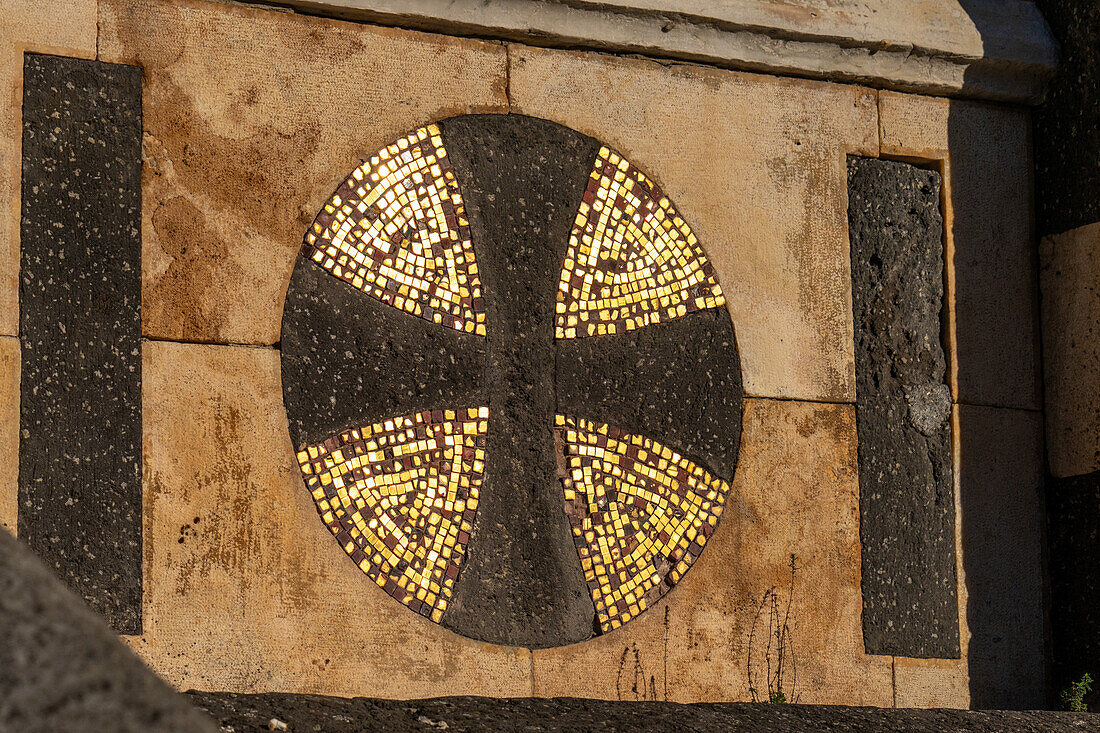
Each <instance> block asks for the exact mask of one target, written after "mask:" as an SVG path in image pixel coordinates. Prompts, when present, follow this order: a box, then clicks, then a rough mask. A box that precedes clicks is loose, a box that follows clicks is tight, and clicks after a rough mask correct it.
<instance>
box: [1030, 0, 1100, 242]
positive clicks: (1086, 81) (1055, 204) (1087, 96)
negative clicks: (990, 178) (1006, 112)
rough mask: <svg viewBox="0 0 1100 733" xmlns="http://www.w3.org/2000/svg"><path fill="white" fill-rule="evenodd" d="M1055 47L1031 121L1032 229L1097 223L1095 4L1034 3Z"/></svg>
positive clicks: (1099, 115) (1099, 81) (1099, 32)
mask: <svg viewBox="0 0 1100 733" xmlns="http://www.w3.org/2000/svg"><path fill="white" fill-rule="evenodd" d="M1038 5H1039V9H1040V10H1042V11H1043V16H1044V17H1045V18H1046V20H1047V23H1048V24H1049V25H1050V30H1051V32H1052V33H1053V35H1054V38H1055V39H1056V40H1057V41H1058V45H1059V46H1060V47H1061V49H1060V50H1061V54H1060V55H1061V58H1060V60H1059V64H1058V73H1057V74H1056V75H1055V77H1054V79H1053V80H1052V81H1051V83H1050V86H1049V88H1048V89H1047V96H1046V100H1045V102H1044V103H1043V105H1042V106H1040V107H1038V108H1037V109H1036V110H1035V112H1034V115H1033V120H1034V125H1035V136H1034V139H1035V193H1036V213H1037V217H1036V218H1037V219H1038V229H1039V233H1040V234H1041V235H1046V234H1055V233H1058V232H1064V231H1066V230H1068V229H1074V228H1076V227H1079V226H1085V225H1086V224H1092V223H1093V222H1095V221H1100V56H1098V54H1097V48H1100V3H1097V2H1095V1H1092V2H1081V0H1038Z"/></svg>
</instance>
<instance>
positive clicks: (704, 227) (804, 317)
mask: <svg viewBox="0 0 1100 733" xmlns="http://www.w3.org/2000/svg"><path fill="white" fill-rule="evenodd" d="M510 69H511V74H510V85H509V91H510V99H511V101H512V110H513V111H514V112H519V113H522V114H528V115H533V116H536V117H544V118H547V119H552V120H554V121H556V122H559V123H561V124H564V125H568V126H569V127H572V128H574V129H576V130H579V131H580V132H583V133H585V134H588V135H591V136H593V137H595V138H597V139H599V140H602V141H604V142H606V143H607V144H608V145H610V146H611V147H613V148H615V149H616V150H618V151H619V152H620V153H621V154H622V155H624V156H625V157H626V158H627V159H629V160H630V161H631V162H632V163H633V164H634V165H636V166H638V167H639V168H641V169H642V170H643V171H644V172H645V173H646V175H647V176H649V177H650V178H651V179H653V180H655V181H656V182H657V183H658V184H659V185H660V186H661V188H662V190H664V191H665V192H666V193H667V194H668V195H669V197H670V198H671V199H672V200H673V201H675V202H676V205H677V207H678V208H679V211H680V213H681V215H682V216H683V217H684V218H685V219H686V220H687V222H688V224H689V225H690V226H691V227H692V229H693V231H694V232H695V234H696V236H697V237H698V238H699V241H700V243H701V245H702V246H703V248H704V249H705V250H706V252H707V255H708V257H709V259H710V261H711V264H712V265H714V267H715V270H716V272H717V278H718V281H719V283H721V286H722V291H723V293H724V294H725V297H726V300H727V302H728V304H729V310H730V314H731V317H732V318H733V326H734V331H735V333H736V335H737V346H738V352H739V354H740V357H741V368H742V374H743V379H744V388H745V392H746V394H748V395H750V396H764V397H788V398H798V399H813V400H828V401H851V400H854V398H855V393H854V366H853V358H852V351H851V343H852V326H851V317H850V314H849V305H850V302H851V300H850V299H851V281H850V272H849V263H848V244H847V241H848V238H847V216H846V195H845V191H846V187H845V180H846V179H845V176H846V173H845V154H846V153H857V154H864V155H877V154H878V129H877V119H876V104H875V92H872V91H870V90H866V89H861V88H859V87H851V86H839V85H833V84H825V83H819V82H810V81H801V80H795V79H782V78H774V77H764V76H754V75H751V74H742V73H736V72H730V71H723V70H718V69H710V68H705V67H695V66H690V65H673V66H672V67H668V66H665V65H662V64H658V63H655V62H653V61H647V60H643V59H637V58H618V57H612V56H605V55H600V54H581V53H576V52H569V51H552V50H542V49H535V48H528V47H522V46H514V47H512V48H511V51H510ZM596 100H598V101H596Z"/></svg>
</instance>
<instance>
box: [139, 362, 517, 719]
mask: <svg viewBox="0 0 1100 733" xmlns="http://www.w3.org/2000/svg"><path fill="white" fill-rule="evenodd" d="M143 362H144V364H143V369H144V376H143V378H144V393H143V399H144V404H143V408H144V409H143V414H144V420H145V445H144V449H145V464H144V465H145V481H146V568H147V570H146V593H145V619H146V623H145V633H144V634H143V635H142V636H141V637H131V638H130V639H128V641H129V642H130V643H131V645H132V646H133V647H134V648H135V650H136V651H138V653H139V654H140V655H141V656H142V657H143V658H145V660H146V661H147V662H148V663H149V664H150V665H151V666H152V667H153V669H154V670H156V671H157V672H159V673H160V674H162V675H164V677H165V678H166V679H168V681H169V682H171V683H172V684H173V685H175V686H176V687H178V688H181V689H186V688H190V687H199V688H206V689H211V688H213V689H232V690H238V691H250V692H257V691H265V690H274V689H277V690H283V691H288V692H322V691H323V692H325V693H327V694H338V695H348V696H353V695H363V694H370V695H378V696H381V697H398V698H406V697H426V696H427V697H430V696H437V695H449V694H475V693H476V694H482V695H495V696H524V695H529V694H530V693H531V668H530V664H531V662H530V654H529V652H527V651H526V650H524V649H515V648H508V647H496V646H491V645H488V644H484V643H481V642H476V641H471V640H469V639H464V638H462V637H460V636H457V635H455V634H453V633H451V632H450V631H447V630H446V629H444V628H442V627H440V626H439V625H437V624H434V623H432V622H431V621H429V620H428V619H425V618H422V617H420V616H417V615H416V614H413V613H410V612H409V611H408V609H406V608H405V607H404V606H402V605H400V604H398V603H395V602H394V601H393V599H392V598H390V597H389V596H387V595H386V594H385V593H384V592H383V591H382V590H381V589H380V588H378V587H377V586H376V585H374V583H373V582H371V580H370V579H369V578H368V577H367V576H366V575H364V574H363V572H362V571H361V570H359V568H358V567H356V566H355V564H354V563H352V562H351V561H350V560H349V559H348V557H347V555H345V554H344V552H343V550H341V548H340V547H339V546H338V545H337V543H335V542H333V539H332V535H331V534H330V533H329V531H328V530H327V529H326V528H325V525H324V524H323V523H322V522H321V521H320V519H319V518H318V517H317V510H316V508H315V507H314V505H313V502H312V501H311V500H310V496H309V492H308V491H306V489H305V487H304V486H303V485H302V479H301V477H300V474H299V472H298V467H297V464H296V461H295V458H294V452H293V450H292V448H291V445H290V439H289V436H288V434H287V427H286V417H285V412H284V411H283V408H282V398H281V394H280V388H279V354H278V352H277V351H275V350H274V349H265V348H250V347H241V346H214V345H196V344H191V345H188V344H177V343H166V342H154V341H148V342H146V343H145V348H144V351H143Z"/></svg>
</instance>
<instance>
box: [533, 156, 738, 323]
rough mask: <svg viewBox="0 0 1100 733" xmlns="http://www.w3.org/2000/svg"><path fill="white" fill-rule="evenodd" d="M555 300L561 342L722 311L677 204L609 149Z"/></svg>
mask: <svg viewBox="0 0 1100 733" xmlns="http://www.w3.org/2000/svg"><path fill="white" fill-rule="evenodd" d="M557 297H558V299H557V318H556V323H555V335H556V337H557V338H578V337H582V336H602V335H610V334H615V333H623V332H625V331H632V330H634V329H636V328H641V327H643V326H647V325H649V324H651V323H661V322H664V321H670V320H672V319H674V318H680V317H682V316H684V315H686V314H688V313H690V312H692V311H698V310H705V309H707V308H717V307H718V306H721V305H724V304H725V299H724V298H723V296H722V289H721V287H720V286H719V285H718V280H717V279H716V278H715V275H714V270H713V268H712V267H711V264H710V262H709V261H708V260H707V258H706V255H705V254H704V253H703V249H702V247H700V246H699V243H698V241H697V240H696V238H695V235H694V234H693V233H692V231H691V228H690V227H688V225H687V222H685V221H684V220H683V218H682V217H681V216H680V214H679V212H678V211H677V210H676V208H675V207H674V206H673V205H672V202H671V201H670V200H669V199H668V197H666V196H665V195H664V193H662V191H661V189H660V188H658V187H657V185H656V184H654V183H653V182H652V181H650V180H649V179H648V178H647V177H646V176H645V175H644V174H643V173H642V172H641V171H640V170H638V169H637V168H635V167H634V166H632V165H631V164H630V163H629V162H628V161H627V160H626V159H625V158H623V157H621V156H620V155H618V154H617V153H615V152H614V151H613V150H611V149H609V148H607V147H603V148H601V149H600V151H599V154H598V155H597V156H596V161H595V164H594V165H593V168H592V173H591V175H590V177H589V180H588V185H587V188H586V190H585V192H584V196H583V199H582V201H581V204H580V207H579V208H578V210H577V215H576V219H575V220H574V224H573V229H572V231H571V232H570V235H569V249H568V253H567V254H566V258H565V265H564V268H563V269H562V274H561V279H560V281H559V284H558V296H557Z"/></svg>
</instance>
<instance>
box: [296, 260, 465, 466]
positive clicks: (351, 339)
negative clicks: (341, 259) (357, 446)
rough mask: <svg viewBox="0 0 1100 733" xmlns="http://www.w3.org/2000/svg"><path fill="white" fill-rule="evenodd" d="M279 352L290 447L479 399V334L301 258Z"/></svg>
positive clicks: (297, 267)
mask: <svg viewBox="0 0 1100 733" xmlns="http://www.w3.org/2000/svg"><path fill="white" fill-rule="evenodd" d="M281 350H282V379H283V400H284V402H285V404H286V410H287V418H288V422H289V426H290V439H291V442H292V443H293V444H294V447H295V448H296V449H297V448H300V447H301V446H302V444H303V443H317V442H320V441H322V440H325V439H326V438H329V437H331V436H333V435H334V434H336V433H338V432H340V431H342V430H347V429H348V428H351V427H361V426H364V425H370V424H371V423H373V422H376V421H378V420H382V419H386V418H391V417H393V416H395V415H405V414H409V413H412V412H419V411H422V410H445V409H446V410H450V409H458V408H468V407H478V406H480V405H484V404H485V400H486V396H485V393H484V391H483V389H482V387H481V369H482V364H483V363H484V361H485V339H483V338H481V337H480V336H475V335H472V334H464V333H459V332H458V331H455V330H453V329H450V328H444V327H442V326H438V325H436V324H434V323H431V322H429V321H426V320H424V319H422V318H417V317H416V316H412V315H409V314H407V313H404V312H402V311H400V310H398V309H397V308H394V307H393V306H390V305H386V304H385V303H383V302H381V301H379V300H377V299H375V298H372V297H369V296H366V295H364V294H363V293H361V292H359V291H358V290H356V289H355V288H353V287H352V286H351V285H348V284H347V283H345V282H343V281H341V280H339V279H337V278H336V277H334V276H332V275H331V274H329V273H328V272H325V271H324V270H322V269H321V268H320V267H318V266H317V265H315V264H313V263H312V262H310V261H308V260H306V259H305V258H299V260H298V262H297V264H296V265H295V267H294V274H293V275H292V276H291V283H290V288H289V289H288V290H287V298H286V305H285V306H284V308H283V332H282V342H281Z"/></svg>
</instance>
